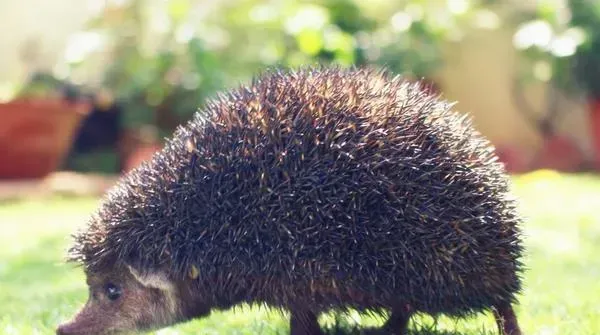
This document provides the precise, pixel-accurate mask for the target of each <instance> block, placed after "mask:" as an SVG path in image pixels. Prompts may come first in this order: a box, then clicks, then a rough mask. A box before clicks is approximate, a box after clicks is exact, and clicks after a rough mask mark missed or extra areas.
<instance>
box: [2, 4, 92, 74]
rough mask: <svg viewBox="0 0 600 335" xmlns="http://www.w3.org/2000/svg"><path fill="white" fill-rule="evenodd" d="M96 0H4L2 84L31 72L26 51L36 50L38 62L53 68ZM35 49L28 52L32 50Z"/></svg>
mask: <svg viewBox="0 0 600 335" xmlns="http://www.w3.org/2000/svg"><path fill="white" fill-rule="evenodd" d="M93 2H94V1H92V0H54V1H53V0H21V1H14V0H0V31H1V32H2V34H1V35H0V50H2V52H1V53H0V84H2V83H6V82H14V81H19V80H22V79H23V78H25V76H26V75H27V68H26V67H25V65H24V64H23V63H22V62H21V59H20V56H21V54H22V52H24V51H26V50H25V49H29V50H31V51H33V53H34V55H33V56H34V57H35V58H36V63H38V65H39V66H40V67H43V68H50V69H51V68H52V67H53V65H54V64H55V63H56V61H57V60H58V59H60V57H62V54H63V49H64V47H65V45H66V42H67V38H68V36H69V34H70V33H72V32H73V31H76V30H77V29H80V27H82V26H83V24H84V23H85V21H86V20H87V19H88V16H87V15H88V14H89V13H90V12H89V8H90V4H92V3H93ZM31 51H30V52H28V53H29V54H31Z"/></svg>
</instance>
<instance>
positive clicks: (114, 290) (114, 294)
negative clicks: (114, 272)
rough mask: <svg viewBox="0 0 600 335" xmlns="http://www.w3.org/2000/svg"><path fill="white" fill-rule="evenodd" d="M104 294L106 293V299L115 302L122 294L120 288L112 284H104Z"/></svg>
mask: <svg viewBox="0 0 600 335" xmlns="http://www.w3.org/2000/svg"><path fill="white" fill-rule="evenodd" d="M104 292H105V293H106V296H107V297H108V299H109V300H111V301H115V300H117V299H119V297H120V296H121V294H122V293H123V292H122V291H121V288H120V287H118V286H117V285H115V284H113V283H108V284H106V286H105V287H104Z"/></svg>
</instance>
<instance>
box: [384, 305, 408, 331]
mask: <svg viewBox="0 0 600 335" xmlns="http://www.w3.org/2000/svg"><path fill="white" fill-rule="evenodd" d="M410 315H411V313H410V308H409V307H406V308H394V309H392V314H391V315H390V317H389V318H388V320H387V322H386V323H385V324H384V325H383V327H381V330H382V331H383V332H384V334H389V335H406V334H407V331H408V321H410Z"/></svg>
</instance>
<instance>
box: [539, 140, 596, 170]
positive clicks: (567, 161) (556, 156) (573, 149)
mask: <svg viewBox="0 0 600 335" xmlns="http://www.w3.org/2000/svg"><path fill="white" fill-rule="evenodd" d="M533 163H534V164H533V168H534V169H550V170H556V171H563V172H577V171H579V170H580V169H581V167H582V166H583V164H584V163H585V158H584V155H583V153H582V152H581V150H580V149H579V147H578V146H577V144H576V143H574V142H573V141H572V140H571V139H569V138H568V137H566V136H562V135H553V136H550V137H548V138H546V139H545V140H544V143H543V144H542V147H541V148H540V149H539V151H538V152H537V154H536V156H535V158H534V162H533Z"/></svg>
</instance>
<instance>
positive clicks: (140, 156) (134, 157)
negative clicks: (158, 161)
mask: <svg viewBox="0 0 600 335" xmlns="http://www.w3.org/2000/svg"><path fill="white" fill-rule="evenodd" d="M160 149H162V146H161V145H159V144H152V143H149V144H145V145H140V146H139V147H137V148H136V149H134V150H132V152H131V153H130V154H129V155H128V156H127V159H126V160H125V166H124V167H123V172H128V171H131V170H133V169H134V168H136V167H138V166H139V165H140V164H142V162H144V161H147V160H150V159H151V158H152V156H153V155H154V154H155V153H156V152H157V151H160Z"/></svg>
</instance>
